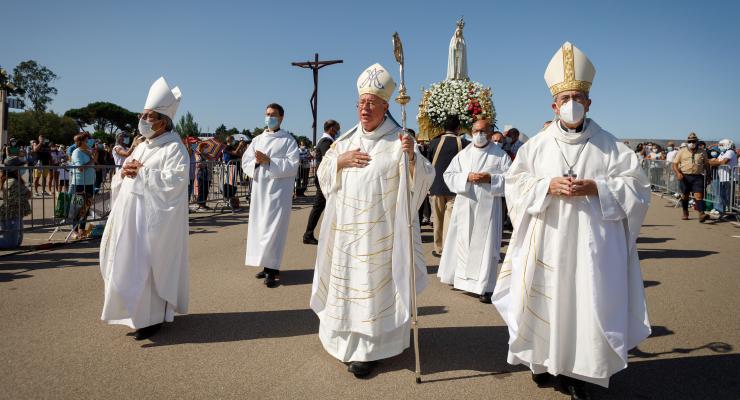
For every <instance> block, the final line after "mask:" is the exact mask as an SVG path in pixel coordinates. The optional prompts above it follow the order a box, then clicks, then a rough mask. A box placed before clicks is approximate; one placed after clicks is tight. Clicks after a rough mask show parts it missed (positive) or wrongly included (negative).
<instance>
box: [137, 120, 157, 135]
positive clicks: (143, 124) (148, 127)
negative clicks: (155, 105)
mask: <svg viewBox="0 0 740 400" xmlns="http://www.w3.org/2000/svg"><path fill="white" fill-rule="evenodd" d="M139 132H140V133H141V136H144V137H145V138H147V139H149V138H150V137H152V136H154V134H155V133H156V132H154V129H152V123H151V122H149V121H145V120H143V119H140V120H139Z"/></svg>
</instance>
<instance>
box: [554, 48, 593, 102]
mask: <svg viewBox="0 0 740 400" xmlns="http://www.w3.org/2000/svg"><path fill="white" fill-rule="evenodd" d="M563 78H564V80H563V81H562V82H560V83H556V84H554V85H552V86H550V93H552V95H553V96H557V94H558V93H562V92H565V91H568V90H577V91H579V92H586V93H588V92H589V91H590V90H591V82H586V81H579V80H576V66H575V57H574V56H573V45H572V44H570V43H567V44H564V45H563Z"/></svg>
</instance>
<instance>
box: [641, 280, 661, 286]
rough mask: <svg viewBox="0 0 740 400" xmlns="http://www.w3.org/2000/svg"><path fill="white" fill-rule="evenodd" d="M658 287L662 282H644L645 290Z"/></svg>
mask: <svg viewBox="0 0 740 400" xmlns="http://www.w3.org/2000/svg"><path fill="white" fill-rule="evenodd" d="M658 285H660V282H658V281H642V286H643V287H645V288H649V287H653V286H658Z"/></svg>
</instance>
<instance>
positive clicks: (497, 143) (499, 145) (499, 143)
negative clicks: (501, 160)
mask: <svg viewBox="0 0 740 400" xmlns="http://www.w3.org/2000/svg"><path fill="white" fill-rule="evenodd" d="M493 144H494V145H496V146H498V147H501V146H502V145H503V143H501V142H493Z"/></svg>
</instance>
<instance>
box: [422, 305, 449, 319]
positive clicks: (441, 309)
mask: <svg viewBox="0 0 740 400" xmlns="http://www.w3.org/2000/svg"><path fill="white" fill-rule="evenodd" d="M435 314H447V306H422V307H419V316H420V317H421V316H424V315H435Z"/></svg>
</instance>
